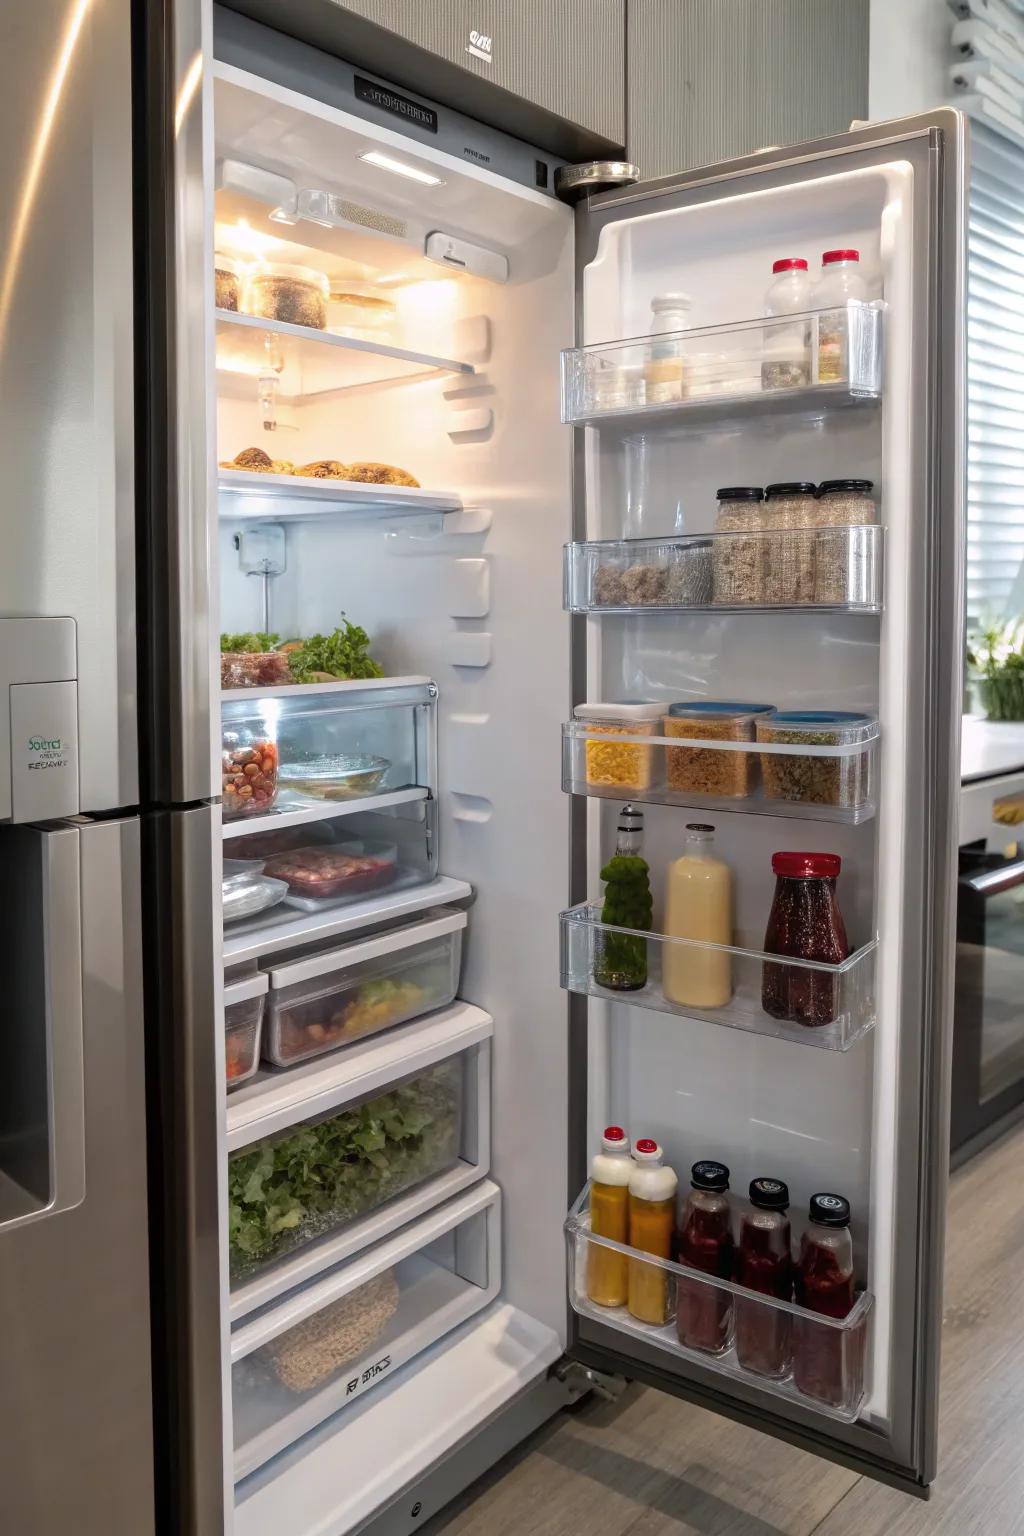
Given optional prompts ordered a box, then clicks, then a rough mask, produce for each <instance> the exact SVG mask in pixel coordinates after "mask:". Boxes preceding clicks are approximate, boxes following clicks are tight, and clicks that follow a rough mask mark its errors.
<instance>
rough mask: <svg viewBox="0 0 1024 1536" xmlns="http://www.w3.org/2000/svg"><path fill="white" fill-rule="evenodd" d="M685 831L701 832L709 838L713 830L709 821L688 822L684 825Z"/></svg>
mask: <svg viewBox="0 0 1024 1536" xmlns="http://www.w3.org/2000/svg"><path fill="white" fill-rule="evenodd" d="M686 830H687V832H703V833H704V834H705V836H708V837H710V835H711V833H712V832H713V831H714V830H715V829H714V827H713V826H712V825H711V823H710V822H709V821H688V822H687V823H686Z"/></svg>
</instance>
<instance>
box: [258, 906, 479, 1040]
mask: <svg viewBox="0 0 1024 1536" xmlns="http://www.w3.org/2000/svg"><path fill="white" fill-rule="evenodd" d="M467 922H468V917H467V915H466V913H465V912H460V911H454V910H451V909H448V908H443V907H442V908H439V909H438V910H437V911H435V912H432V913H431V914H430V915H429V916H428V917H425V918H423V919H422V920H421V921H419V922H415V923H408V924H406V925H404V926H403V927H401V928H395V929H392V931H391V932H390V933H382V934H378V935H376V936H375V937H374V938H371V939H366V940H365V941H364V942H363V943H360V944H345V945H343V946H341V947H340V948H338V949H330V950H327V951H325V952H323V953H321V954H317V955H308V956H307V957H306V958H305V959H302V960H296V961H293V962H292V963H291V964H289V965H279V966H275V967H274V969H273V970H272V971H271V972H270V988H271V991H270V1010H269V1013H268V1015H267V1031H266V1039H265V1042H264V1048H263V1054H264V1055H265V1056H266V1057H267V1059H268V1061H272V1062H273V1063H274V1065H275V1066H278V1067H290V1066H292V1065H294V1063H295V1062H297V1061H307V1060H308V1059H309V1058H310V1057H311V1056H320V1055H322V1054H323V1052H324V1051H331V1050H335V1049H336V1048H337V1047H338V1046H341V1045H349V1044H351V1043H352V1041H354V1040H362V1039H364V1038H365V1037H366V1036H367V1035H375V1034H378V1033H379V1032H380V1031H381V1030H382V1029H390V1028H391V1027H392V1026H393V1025H395V1024H405V1023H407V1022H408V1021H409V1020H410V1019H416V1018H419V1016H420V1014H423V1013H430V1012H431V1011H432V1010H433V1009H435V1008H447V1006H448V1004H449V1003H451V1002H452V1001H453V1000H454V998H455V994H456V992H457V991H458V987H459V967H460V963H461V959H462V931H463V929H464V928H465V927H466V924H467Z"/></svg>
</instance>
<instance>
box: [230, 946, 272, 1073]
mask: <svg viewBox="0 0 1024 1536" xmlns="http://www.w3.org/2000/svg"><path fill="white" fill-rule="evenodd" d="M267 987H268V982H267V978H266V976H264V975H263V974H262V973H258V974H257V975H255V976H251V977H247V978H246V979H245V980H243V981H235V982H232V983H231V984H230V985H225V987H224V1049H225V1070H226V1075H227V1084H228V1087H229V1088H237V1087H238V1085H239V1084H240V1083H244V1082H246V1081H247V1080H248V1079H249V1078H250V1077H252V1075H253V1074H254V1072H255V1071H256V1068H257V1067H258V1066H259V1064H260V1033H261V1030H262V1026H263V1009H264V1007H265V1006H266V1001H267Z"/></svg>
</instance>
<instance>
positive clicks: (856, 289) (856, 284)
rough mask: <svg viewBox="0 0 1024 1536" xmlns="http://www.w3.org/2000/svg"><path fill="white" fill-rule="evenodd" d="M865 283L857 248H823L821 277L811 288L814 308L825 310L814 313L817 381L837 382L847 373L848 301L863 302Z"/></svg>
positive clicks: (821, 382)
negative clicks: (821, 312)
mask: <svg viewBox="0 0 1024 1536" xmlns="http://www.w3.org/2000/svg"><path fill="white" fill-rule="evenodd" d="M867 296H868V285H867V283H866V282H865V280H864V276H863V273H862V272H861V270H860V252H859V251H853V250H848V249H847V250H837V251H825V252H824V253H823V255H822V258H821V277H820V278H819V279H818V282H817V285H816V286H815V289H814V308H815V309H817V310H827V311H829V313H827V314H819V316H818V382H819V383H820V384H840V383H842V381H843V380H844V379H846V378H848V377H849V369H850V359H849V347H848V340H849V315H848V312H847V309H846V306H847V304H849V303H850V302H851V301H857V302H859V303H863V302H864V300H865V299H866V298H867Z"/></svg>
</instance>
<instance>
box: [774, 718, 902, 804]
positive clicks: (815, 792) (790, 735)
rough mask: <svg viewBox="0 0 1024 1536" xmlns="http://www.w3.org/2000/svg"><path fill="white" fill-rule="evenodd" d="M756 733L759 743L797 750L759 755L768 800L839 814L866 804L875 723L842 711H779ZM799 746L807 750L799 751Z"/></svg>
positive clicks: (870, 782) (876, 729)
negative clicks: (823, 808)
mask: <svg viewBox="0 0 1024 1536" xmlns="http://www.w3.org/2000/svg"><path fill="white" fill-rule="evenodd" d="M756 730H757V739H758V741H759V742H764V743H770V744H771V745H773V746H793V747H794V748H796V749H798V750H796V751H793V752H762V754H761V773H762V775H763V778H764V792H765V795H766V797H767V798H768V799H769V800H788V801H791V802H793V803H799V804H803V805H828V806H836V807H841V808H842V809H843V810H856V809H861V808H864V807H866V806H868V805H870V804H871V800H872V791H873V783H872V779H873V772H872V765H873V761H874V744H875V741H876V740H877V737H878V722H877V720H875V719H873V718H872V717H871V716H870V715H860V714H851V713H849V712H848V711H844V710H838V711H837V710H821V709H802V710H779V711H776V713H774V714H772V715H767V716H764V717H763V718H762V719H759V720H758V721H757V722H756ZM801 747H807V748H810V751H809V752H807V753H803V752H800V751H799V748H801ZM829 748H835V752H834V753H833V752H830V751H829Z"/></svg>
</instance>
